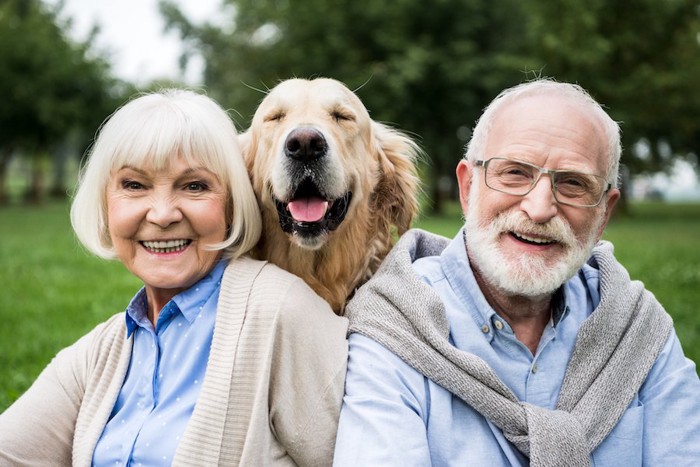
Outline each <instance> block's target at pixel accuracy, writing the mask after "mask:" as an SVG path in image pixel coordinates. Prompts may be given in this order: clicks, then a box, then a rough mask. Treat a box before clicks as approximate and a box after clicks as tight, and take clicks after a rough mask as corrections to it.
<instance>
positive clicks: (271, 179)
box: [241, 78, 419, 250]
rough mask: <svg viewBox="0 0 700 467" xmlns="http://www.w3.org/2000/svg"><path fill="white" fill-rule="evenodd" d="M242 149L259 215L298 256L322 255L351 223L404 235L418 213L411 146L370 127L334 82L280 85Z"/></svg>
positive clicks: (393, 134) (363, 111) (358, 104)
mask: <svg viewBox="0 0 700 467" xmlns="http://www.w3.org/2000/svg"><path fill="white" fill-rule="evenodd" d="M241 143H242V148H243V152H244V155H245V157H246V163H247V165H248V169H249V172H250V174H251V178H252V181H253V185H254V188H255V191H256V193H257V194H258V196H259V197H260V203H261V207H262V209H263V215H264V216H267V217H268V218H270V217H275V216H276V218H277V221H278V223H279V226H280V227H281V229H282V230H283V231H284V232H285V233H286V234H287V235H288V236H289V237H290V238H291V241H292V242H293V243H294V244H296V245H298V246H299V247H301V248H303V249H307V250H318V249H320V248H322V247H323V246H324V245H326V244H327V242H328V241H329V236H330V235H332V233H333V232H334V231H336V230H338V231H340V230H342V229H344V228H345V227H344V226H345V225H346V224H347V223H348V219H349V218H351V217H353V216H357V217H359V218H362V219H365V221H364V222H365V223H369V222H370V221H369V220H367V219H368V217H369V216H372V217H377V218H380V219H382V222H387V223H388V224H391V225H394V226H396V227H397V229H398V231H399V232H403V231H405V230H407V229H408V228H409V227H410V224H411V221H412V220H413V217H414V216H415V214H416V213H417V192H418V188H417V187H418V178H417V176H416V171H415V159H416V157H417V155H418V153H419V150H418V148H417V146H416V145H415V143H414V142H413V141H412V140H411V139H410V138H408V137H406V136H404V135H402V134H400V133H399V132H397V131H395V130H392V129H390V128H388V127H386V126H384V125H382V124H380V123H377V122H375V121H373V120H372V119H371V118H370V116H369V113H368V111H367V109H366V108H365V107H364V105H363V104H362V102H361V101H360V99H359V98H358V97H357V96H356V95H355V94H354V93H353V92H352V91H350V90H349V89H348V88H347V87H346V86H344V85H343V84H342V83H340V82H338V81H335V80H332V79H324V78H319V79H315V80H304V79H291V80H287V81H283V82H281V83H280V84H278V85H277V86H276V87H275V88H273V89H272V90H271V91H270V92H269V93H268V94H267V95H266V97H265V98H264V99H263V100H262V102H261V104H260V106H259V107H258V109H257V111H256V113H255V115H254V117H253V121H252V124H251V126H250V129H249V130H248V131H247V132H246V133H244V134H243V135H241ZM363 210H364V211H371V213H364V214H363V215H358V213H359V211H363ZM363 228H373V227H371V226H363Z"/></svg>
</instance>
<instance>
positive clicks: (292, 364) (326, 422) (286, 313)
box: [270, 279, 348, 466]
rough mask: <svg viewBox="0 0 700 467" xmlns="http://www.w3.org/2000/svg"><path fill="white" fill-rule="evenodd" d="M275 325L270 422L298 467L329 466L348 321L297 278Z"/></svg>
mask: <svg viewBox="0 0 700 467" xmlns="http://www.w3.org/2000/svg"><path fill="white" fill-rule="evenodd" d="M281 303H282V304H283V305H282V309H281V310H280V311H279V313H278V315H277V320H276V327H275V340H274V347H273V354H272V362H271V375H270V423H271V425H272V430H273V431H274V433H275V436H276V437H277V439H278V440H279V441H280V443H281V444H282V445H283V446H284V447H285V449H286V450H287V453H288V454H289V455H290V457H291V458H292V459H293V460H294V462H295V463H296V464H297V465H299V466H330V465H331V464H332V461H333V450H334V447H335V437H336V432H337V428H338V418H339V414H340V407H341V404H342V400H343V392H344V385H345V370H346V367H347V352H348V345H347V339H346V332H347V326H348V321H347V319H346V318H344V317H340V316H337V315H336V314H335V313H333V311H332V310H331V308H330V306H329V305H328V304H327V303H326V302H325V301H324V300H323V299H321V298H320V297H319V296H318V295H316V294H315V293H314V292H313V291H312V290H311V288H310V287H308V285H306V283H305V282H303V281H302V280H301V279H297V280H295V281H294V282H293V283H292V284H291V286H290V287H289V288H288V289H287V290H286V294H285V297H284V299H283V300H281Z"/></svg>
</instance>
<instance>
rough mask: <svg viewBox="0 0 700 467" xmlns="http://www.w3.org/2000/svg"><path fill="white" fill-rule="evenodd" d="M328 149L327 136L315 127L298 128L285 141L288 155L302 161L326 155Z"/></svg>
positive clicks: (285, 149) (285, 150)
mask: <svg viewBox="0 0 700 467" xmlns="http://www.w3.org/2000/svg"><path fill="white" fill-rule="evenodd" d="M327 150H328V144H327V143H326V138H324V137H323V135H322V134H321V132H320V131H318V130H315V129H313V128H296V129H295V130H293V131H292V132H291V133H289V136H287V140H286V141H285V142H284V153H285V154H286V155H287V157H291V158H292V159H294V160H297V161H300V162H308V161H312V160H314V159H318V158H320V157H324V156H325V155H326V152H327Z"/></svg>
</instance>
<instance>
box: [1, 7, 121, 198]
mask: <svg viewBox="0 0 700 467" xmlns="http://www.w3.org/2000/svg"><path fill="white" fill-rule="evenodd" d="M60 5H61V4H59V6H58V7H57V9H56V10H54V9H51V8H49V7H47V6H45V5H44V4H43V3H42V2H40V1H39V0H5V1H3V2H1V3H0V63H2V66H0V88H2V89H3V90H4V93H3V103H2V106H0V203H2V202H3V201H6V198H7V196H6V192H5V188H4V185H3V183H4V181H5V180H4V178H5V175H6V169H7V166H8V164H9V160H10V158H11V157H13V156H15V155H19V156H21V157H26V158H29V159H32V166H33V170H34V171H35V175H34V177H33V183H36V184H37V185H39V184H40V183H41V181H42V180H43V177H44V172H45V171H46V170H47V165H48V164H47V163H46V162H44V161H42V160H41V159H45V160H46V159H47V155H48V154H49V153H50V152H52V151H54V150H57V149H58V147H59V145H61V144H64V145H65V144H66V143H69V142H70V143H72V144H77V145H78V146H79V148H75V149H76V151H75V152H82V149H84V148H85V146H87V144H88V142H89V139H90V138H91V136H92V134H94V132H95V129H96V128H97V127H98V126H99V124H100V123H101V122H102V120H103V119H104V118H105V117H106V116H107V115H109V113H111V112H112V110H113V109H114V107H115V106H116V105H117V102H120V101H121V95H115V92H116V93H118V91H119V90H120V87H119V85H118V84H119V83H117V81H116V80H114V79H112V78H111V76H110V72H109V66H108V65H107V62H106V61H105V60H104V59H102V58H101V57H99V56H96V55H94V54H93V53H92V51H91V45H90V41H91V39H89V40H88V41H87V42H86V43H75V42H73V41H71V40H70V39H68V37H67V34H66V33H67V30H68V28H69V27H70V24H69V23H68V24H63V23H61V22H60V21H59V20H58V17H57V16H58V14H59V12H60ZM76 138H77V139H79V140H80V142H79V143H76V142H75V141H71V139H76ZM42 188H43V187H40V186H36V187H33V189H34V191H41V190H42ZM39 194H40V193H34V195H35V196H38V195H39Z"/></svg>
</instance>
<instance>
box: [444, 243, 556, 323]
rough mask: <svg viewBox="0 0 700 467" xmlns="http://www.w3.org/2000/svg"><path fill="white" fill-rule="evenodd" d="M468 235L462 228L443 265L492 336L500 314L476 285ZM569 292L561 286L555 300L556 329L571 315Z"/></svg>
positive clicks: (454, 287) (473, 313)
mask: <svg viewBox="0 0 700 467" xmlns="http://www.w3.org/2000/svg"><path fill="white" fill-rule="evenodd" d="M465 235H466V234H465V232H464V229H461V230H460V231H459V233H458V234H457V235H456V236H455V237H454V239H452V241H451V242H450V243H449V244H448V245H447V248H445V250H444V251H443V252H442V254H441V255H440V263H441V265H442V269H443V271H444V273H445V277H446V278H447V280H448V281H449V283H450V287H451V288H452V290H453V291H454V292H455V294H457V296H458V297H459V299H460V301H461V302H462V303H463V304H464V307H465V308H466V310H467V311H468V312H469V313H470V314H471V315H472V318H473V319H474V322H476V323H478V325H479V326H480V327H482V329H483V330H485V331H484V333H485V334H489V335H491V336H493V334H492V333H491V332H489V331H488V329H489V328H490V327H491V326H492V325H493V322H494V319H496V316H498V314H497V313H496V312H495V311H494V309H493V308H492V307H491V305H489V303H488V302H487V301H486V298H485V297H484V294H483V292H482V291H481V288H479V285H478V283H477V282H476V278H475V277H474V273H473V271H472V268H471V265H470V264H469V257H468V256H467V247H466V242H465ZM566 290H567V287H566V285H565V286H564V287H560V288H559V289H558V290H557V292H556V293H555V295H554V298H553V300H552V325H553V326H555V327H556V326H557V325H558V324H559V323H560V322H561V321H562V320H563V319H564V318H565V317H566V316H567V315H568V313H567V311H568V308H569V307H568V303H567V298H568V294H567V292H566ZM501 319H502V318H501Z"/></svg>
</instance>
